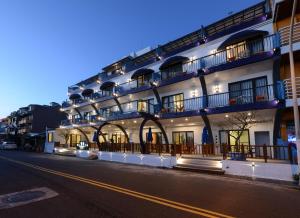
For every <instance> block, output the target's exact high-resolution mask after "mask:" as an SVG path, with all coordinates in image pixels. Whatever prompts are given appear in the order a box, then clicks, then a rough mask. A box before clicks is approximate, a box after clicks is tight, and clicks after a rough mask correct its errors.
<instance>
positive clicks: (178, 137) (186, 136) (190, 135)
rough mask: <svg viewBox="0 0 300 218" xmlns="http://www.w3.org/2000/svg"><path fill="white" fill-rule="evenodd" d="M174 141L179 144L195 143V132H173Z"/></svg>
mask: <svg viewBox="0 0 300 218" xmlns="http://www.w3.org/2000/svg"><path fill="white" fill-rule="evenodd" d="M172 136H173V137H172V138H173V143H174V144H177V145H194V132H193V131H182V132H173V133H172Z"/></svg>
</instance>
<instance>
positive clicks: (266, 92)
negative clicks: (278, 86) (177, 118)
mask: <svg viewBox="0 0 300 218" xmlns="http://www.w3.org/2000/svg"><path fill="white" fill-rule="evenodd" d="M274 99H275V96H274V91H273V85H268V86H261V87H256V88H254V89H253V88H252V89H242V90H237V91H231V92H225V93H218V94H213V95H208V96H201V97H195V98H190V99H184V100H181V101H173V102H169V103H168V104H164V105H163V109H162V112H171V113H174V112H175V113H179V112H185V111H196V110H200V109H204V108H217V107H225V106H234V105H241V104H253V103H258V102H266V101H272V100H274Z"/></svg>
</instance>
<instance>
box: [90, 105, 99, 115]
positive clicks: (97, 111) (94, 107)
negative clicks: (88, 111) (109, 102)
mask: <svg viewBox="0 0 300 218" xmlns="http://www.w3.org/2000/svg"><path fill="white" fill-rule="evenodd" d="M91 107H92V108H93V109H94V111H95V112H96V114H97V115H100V113H99V110H98V109H97V107H96V105H95V103H94V104H91Z"/></svg>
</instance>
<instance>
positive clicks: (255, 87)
mask: <svg viewBox="0 0 300 218" xmlns="http://www.w3.org/2000/svg"><path fill="white" fill-rule="evenodd" d="M228 90H229V103H230V104H231V105H232V104H246V103H253V102H256V101H264V100H267V99H268V87H267V78H266V77H260V78H254V79H250V80H245V81H240V82H235V83H230V84H228Z"/></svg>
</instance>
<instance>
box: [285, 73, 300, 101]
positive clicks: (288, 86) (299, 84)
mask: <svg viewBox="0 0 300 218" xmlns="http://www.w3.org/2000/svg"><path fill="white" fill-rule="evenodd" d="M283 82H284V88H285V97H286V98H287V99H292V98H293V93H292V81H291V79H290V78H289V79H285V80H284V81H283ZM296 94H297V98H300V77H296Z"/></svg>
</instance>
